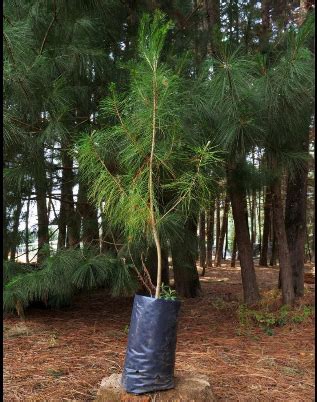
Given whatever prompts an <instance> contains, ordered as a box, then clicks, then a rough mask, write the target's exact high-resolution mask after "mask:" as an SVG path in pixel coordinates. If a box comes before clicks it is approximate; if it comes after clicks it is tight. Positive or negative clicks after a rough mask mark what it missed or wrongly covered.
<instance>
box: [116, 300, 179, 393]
mask: <svg viewBox="0 0 317 402" xmlns="http://www.w3.org/2000/svg"><path fill="white" fill-rule="evenodd" d="M179 308H180V301H178V300H175V301H171V300H163V299H154V298H152V297H147V296H140V295H136V296H135V297H134V304H133V310H132V315H131V323H130V329H129V337H128V347H127V352H126V357H125V363H124V369H123V374H122V386H123V388H124V389H125V390H126V391H127V392H131V393H133V394H143V393H146V392H151V391H160V390H165V389H170V388H173V387H174V365H175V349H176V332H177V317H178V312H179Z"/></svg>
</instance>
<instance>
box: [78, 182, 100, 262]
mask: <svg viewBox="0 0 317 402" xmlns="http://www.w3.org/2000/svg"><path fill="white" fill-rule="evenodd" d="M78 201H79V202H78V211H79V212H80V215H81V217H82V237H81V238H82V242H83V245H84V247H85V248H86V249H87V250H90V251H92V252H93V253H95V254H99V252H100V241H99V225H98V211H97V208H96V207H94V206H93V205H91V204H90V203H89V201H88V198H87V186H86V185H85V184H84V183H82V182H81V183H80V194H79V195H78Z"/></svg>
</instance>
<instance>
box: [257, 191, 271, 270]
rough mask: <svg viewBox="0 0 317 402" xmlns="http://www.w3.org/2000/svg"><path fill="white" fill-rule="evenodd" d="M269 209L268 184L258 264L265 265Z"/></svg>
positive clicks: (269, 219)
mask: <svg viewBox="0 0 317 402" xmlns="http://www.w3.org/2000/svg"><path fill="white" fill-rule="evenodd" d="M271 210H272V191H271V188H270V187H269V186H267V188H266V192H265V201H264V224H263V236H262V248H261V255H260V261H259V265H261V266H262V267H267V266H268V265H267V253H268V247H269V235H270V226H271Z"/></svg>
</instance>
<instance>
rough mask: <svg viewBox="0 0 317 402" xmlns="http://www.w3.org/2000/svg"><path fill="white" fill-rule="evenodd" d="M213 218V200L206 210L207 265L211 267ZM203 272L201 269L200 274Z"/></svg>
mask: <svg viewBox="0 0 317 402" xmlns="http://www.w3.org/2000/svg"><path fill="white" fill-rule="evenodd" d="M214 220H215V201H213V203H212V206H211V207H210V209H209V211H208V216H207V267H212V248H213V244H214ZM204 274H205V272H204V270H203V273H202V276H204Z"/></svg>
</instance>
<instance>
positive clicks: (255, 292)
mask: <svg viewBox="0 0 317 402" xmlns="http://www.w3.org/2000/svg"><path fill="white" fill-rule="evenodd" d="M233 169H234V167H233ZM231 173H232V172H229V174H228V179H229V180H228V184H229V192H230V198H231V206H232V215H233V219H234V225H235V228H236V229H235V233H236V238H237V248H238V251H239V258H240V265H241V278H242V286H243V297H244V302H245V303H246V304H253V303H256V302H258V301H259V300H260V293H259V289H258V285H257V280H256V275H255V270H254V264H253V256H252V248H251V241H250V233H249V227H248V217H247V211H248V209H247V204H246V194H245V190H242V189H241V188H238V187H237V186H236V184H235V180H234V178H232V177H231Z"/></svg>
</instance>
